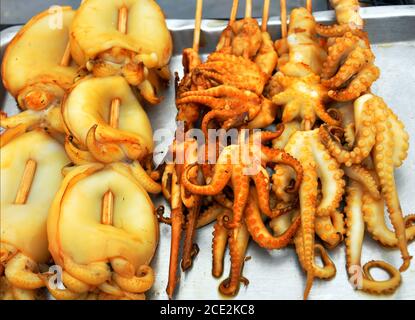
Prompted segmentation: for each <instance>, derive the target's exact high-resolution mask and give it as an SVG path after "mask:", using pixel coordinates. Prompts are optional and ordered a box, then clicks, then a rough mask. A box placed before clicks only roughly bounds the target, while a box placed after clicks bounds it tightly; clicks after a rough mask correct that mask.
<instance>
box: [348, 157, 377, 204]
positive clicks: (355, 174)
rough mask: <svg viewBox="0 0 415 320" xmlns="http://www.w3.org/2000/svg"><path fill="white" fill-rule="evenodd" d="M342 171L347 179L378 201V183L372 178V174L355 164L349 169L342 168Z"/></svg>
mask: <svg viewBox="0 0 415 320" xmlns="http://www.w3.org/2000/svg"><path fill="white" fill-rule="evenodd" d="M343 170H344V172H345V173H346V175H347V176H348V177H349V178H351V179H353V180H356V181H358V182H359V183H360V184H361V185H363V186H364V187H365V188H366V190H367V191H368V192H369V193H370V195H371V196H372V197H373V198H374V199H377V200H379V199H380V197H381V195H380V192H379V189H378V183H377V181H376V180H375V178H374V173H373V172H371V171H369V170H368V169H366V168H365V167H363V166H361V165H356V164H355V165H352V166H351V167H344V168H343Z"/></svg>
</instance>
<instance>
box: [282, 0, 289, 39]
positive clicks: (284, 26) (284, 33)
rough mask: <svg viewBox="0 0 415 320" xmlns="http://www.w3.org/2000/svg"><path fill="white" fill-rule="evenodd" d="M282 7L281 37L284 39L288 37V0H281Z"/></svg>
mask: <svg viewBox="0 0 415 320" xmlns="http://www.w3.org/2000/svg"><path fill="white" fill-rule="evenodd" d="M280 8H281V14H280V17H281V37H282V38H283V39H284V38H286V37H287V3H286V0H280Z"/></svg>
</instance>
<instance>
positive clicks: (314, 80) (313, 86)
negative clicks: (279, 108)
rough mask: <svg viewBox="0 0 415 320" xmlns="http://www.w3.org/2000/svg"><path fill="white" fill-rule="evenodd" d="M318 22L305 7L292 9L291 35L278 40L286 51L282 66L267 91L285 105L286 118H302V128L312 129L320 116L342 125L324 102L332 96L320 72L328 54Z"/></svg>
mask: <svg viewBox="0 0 415 320" xmlns="http://www.w3.org/2000/svg"><path fill="white" fill-rule="evenodd" d="M315 25H316V22H315V20H314V18H313V16H312V15H311V14H310V12H308V11H307V10H306V9H304V8H298V9H294V10H293V11H292V13H291V18H290V25H289V30H288V37H287V38H286V39H283V40H280V41H279V42H277V43H276V46H277V49H279V50H280V51H281V50H283V51H281V53H283V52H284V51H285V53H284V54H283V56H282V57H281V58H280V60H279V70H280V72H277V73H276V74H275V75H274V76H273V77H272V79H271V80H270V82H269V84H268V86H267V88H266V95H267V96H269V97H271V98H272V101H273V102H274V103H275V104H277V105H284V110H283V114H282V122H283V123H287V122H291V121H293V120H296V119H297V118H300V119H302V123H301V125H302V129H303V130H310V129H312V127H313V126H314V123H315V122H316V120H317V118H319V119H321V120H323V121H324V122H327V123H331V124H333V125H336V124H337V125H338V121H337V119H334V118H332V117H331V116H330V115H329V114H328V113H327V112H326V110H325V108H324V105H325V104H326V103H327V101H328V99H329V97H328V94H327V89H326V88H325V87H324V86H323V85H321V83H320V77H319V74H320V73H321V70H322V65H323V61H324V59H325V58H326V54H325V51H324V49H323V47H322V46H321V45H320V43H319V42H318V39H317V38H316V32H315Z"/></svg>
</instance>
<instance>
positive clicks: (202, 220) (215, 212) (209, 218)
mask: <svg viewBox="0 0 415 320" xmlns="http://www.w3.org/2000/svg"><path fill="white" fill-rule="evenodd" d="M224 210H226V208H224V207H223V206H221V205H219V204H212V205H210V206H209V207H208V208H207V209H205V210H204V211H203V212H202V213H201V214H200V215H199V217H198V219H197V226H196V228H203V227H204V226H207V225H208V224H210V223H212V222H213V221H216V219H217V218H218V216H219V215H220V214H221V213H223V211H224Z"/></svg>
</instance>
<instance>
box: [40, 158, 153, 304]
mask: <svg viewBox="0 0 415 320" xmlns="http://www.w3.org/2000/svg"><path fill="white" fill-rule="evenodd" d="M80 199H82V201H79V200H80ZM101 199H102V200H101ZM126 221H128V223H126ZM47 230H48V239H49V251H50V252H51V254H52V257H53V259H54V261H55V263H56V264H57V265H59V266H61V267H62V269H63V275H62V280H63V284H64V286H65V287H66V290H61V289H59V288H52V287H51V286H50V283H49V281H48V279H46V280H45V284H46V285H47V287H48V289H49V291H50V292H51V294H52V295H53V296H54V297H55V298H56V299H77V298H83V297H86V295H87V294H88V292H92V291H95V289H96V288H97V289H99V291H100V292H103V293H104V294H107V295H109V296H111V297H118V298H123V299H132V300H136V299H145V295H144V292H146V291H147V290H149V289H150V288H151V287H152V285H153V283H154V273H153V270H152V268H151V267H150V266H149V263H150V262H151V259H152V257H153V255H154V252H155V250H156V247H157V242H158V232H159V231H158V223H157V217H156V216H155V213H154V208H153V204H152V202H151V200H150V198H149V196H148V195H147V193H146V191H145V190H144V189H143V188H142V187H141V185H140V184H139V182H138V181H137V180H136V179H135V178H134V177H133V176H132V175H131V174H130V172H129V171H128V170H126V169H125V167H124V166H122V165H119V164H117V163H114V164H110V165H106V166H105V165H103V164H98V163H94V164H87V165H83V166H79V167H74V168H72V169H70V170H69V171H68V172H67V173H66V176H65V178H64V180H63V183H62V185H61V187H60V189H59V190H58V192H57V194H56V196H55V198H54V200H53V203H52V206H51V209H50V213H49V217H48V221H47ZM110 266H111V267H110Z"/></svg>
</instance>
